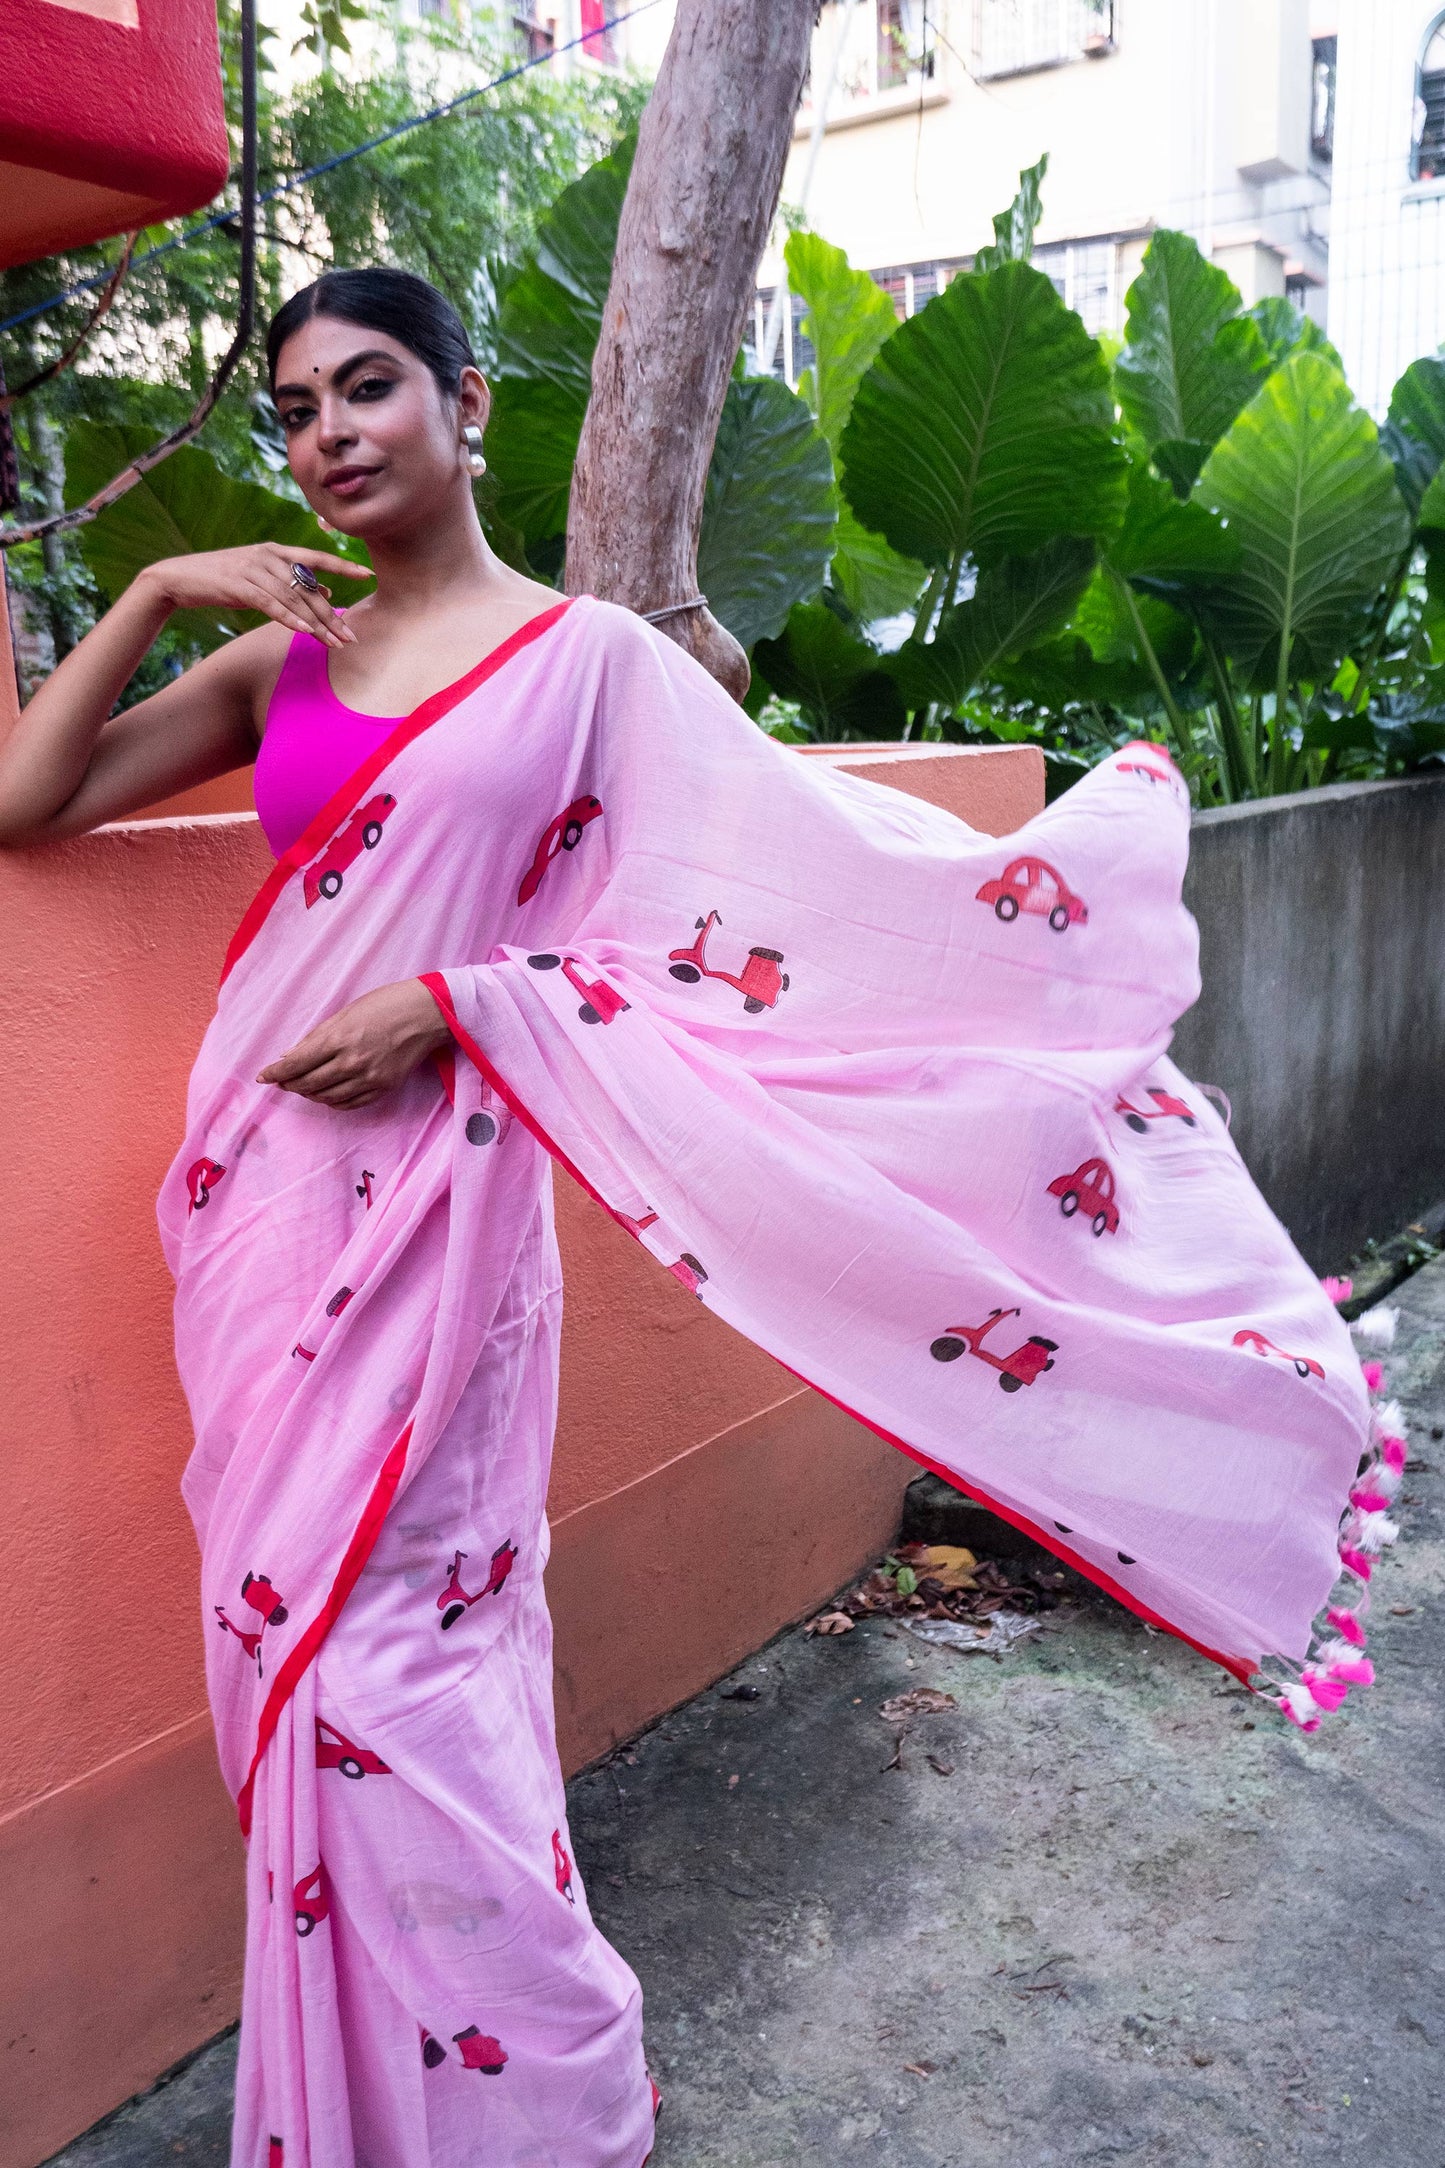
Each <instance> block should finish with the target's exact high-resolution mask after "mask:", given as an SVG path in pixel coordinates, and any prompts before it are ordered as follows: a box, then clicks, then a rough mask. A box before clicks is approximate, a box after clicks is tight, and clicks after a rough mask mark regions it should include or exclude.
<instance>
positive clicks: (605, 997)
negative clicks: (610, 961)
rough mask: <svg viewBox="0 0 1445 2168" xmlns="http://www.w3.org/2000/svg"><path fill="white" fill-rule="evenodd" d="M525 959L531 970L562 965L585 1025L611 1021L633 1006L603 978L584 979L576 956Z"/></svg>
mask: <svg viewBox="0 0 1445 2168" xmlns="http://www.w3.org/2000/svg"><path fill="white" fill-rule="evenodd" d="M527 961H528V963H529V964H530V965H531V966H532V969H533V970H534V971H555V970H556V969H557V966H558V965H559V964H560V965H561V967H562V976H563V978H564V979H566V981H567V983H568V984H569V986H572V987H575V988H576V990H577V992H578V993H579V994H581V996H582V1006H581V1008H580V1009H579V1010H578V1011H577V1014H578V1015H579V1016H580V1017H581V1019H582V1021H583V1023H584V1024H610V1023H611V1022H612V1019H613V1017H614V1016H620V1015H621V1014H622V1012H623V1010H624V1009H630V1008H631V1007H632V1003H631V1002H630V1001H624V1000H623V998H622V996H621V994H619V993H616V992H614V990H613V989H612V987H610V986H609V985H608V983H607V981H606V979H592V980H588V979H584V978H583V976H582V974H581V972H580V971H579V970H578V969H577V959H576V957H575V956H552V955H549V954H546V953H544V954H542V955H540V956H529V957H528V958H527Z"/></svg>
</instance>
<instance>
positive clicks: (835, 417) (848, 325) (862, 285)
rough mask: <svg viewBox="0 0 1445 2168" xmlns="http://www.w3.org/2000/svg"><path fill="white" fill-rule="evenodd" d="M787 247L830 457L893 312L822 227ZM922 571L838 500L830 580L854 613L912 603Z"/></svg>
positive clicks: (805, 379) (802, 390)
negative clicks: (822, 232) (802, 310)
mask: <svg viewBox="0 0 1445 2168" xmlns="http://www.w3.org/2000/svg"><path fill="white" fill-rule="evenodd" d="M786 254H787V262H788V283H789V285H790V286H791V288H792V290H793V292H794V293H795V294H797V295H798V296H799V298H800V299H801V300H803V301H805V302H806V303H807V314H806V315H805V316H804V318H803V326H802V328H803V333H804V336H805V337H806V338H808V339H809V340H811V342H812V346H813V353H814V361H813V365H812V367H811V368H809V369H805V370H804V371H803V373H802V375H801V376H800V377H799V379H798V391H799V394H800V395H801V396H802V397H803V398H804V399H806V400H807V402H808V404H809V406H810V407H811V408H812V409H813V412H814V413H815V414H816V415H817V417H818V427H819V428H820V429H821V430H822V432H823V434H824V436H825V437H826V438H827V440H828V442H829V444H830V445H831V446H832V448H833V452H834V456H835V457H836V455H837V451H838V445H839V443H840V441H841V439H842V435H843V431H844V429H845V427H846V426H847V422H848V417H849V415H850V414H851V413H852V411H853V399H854V395H855V394H856V392H857V389H858V386H859V385H860V384H861V382H862V381H863V378H864V376H865V375H866V374H867V371H868V368H869V366H870V364H871V363H872V361H873V358H874V356H875V355H876V354H877V352H878V350H879V348H880V347H881V346H882V345H883V344H884V342H885V341H886V340H887V339H889V338H891V337H892V335H893V333H894V332H895V331H896V330H897V328H898V318H897V317H896V315H895V314H894V311H893V303H892V302H891V301H890V300H889V298H888V296H887V294H885V293H884V292H883V289H882V288H881V287H880V286H878V285H876V284H875V282H874V281H873V280H872V279H871V278H870V277H869V275H868V273H867V272H866V271H855V270H854V269H853V267H852V265H851V264H850V263H849V261H848V259H847V257H846V256H845V255H844V253H843V251H842V249H840V248H834V247H833V246H832V245H831V244H830V243H829V242H827V241H825V240H824V239H823V238H822V236H821V235H820V234H816V233H795V234H792V235H790V236H789V239H788V246H787V251H786ZM927 576H928V575H927V573H926V572H925V570H924V568H923V567H922V566H921V565H919V564H916V563H915V562H914V561H913V559H912V558H910V557H900V556H899V554H898V552H897V551H896V550H893V549H890V548H889V546H888V544H887V543H886V542H885V541H884V539H883V537H882V536H881V535H877V534H870V533H869V531H868V529H867V528H866V527H864V526H863V525H862V524H861V522H860V521H859V520H858V519H857V518H855V516H854V514H853V512H852V511H851V509H850V508H849V506H848V505H847V504H846V503H845V504H843V505H842V506H841V507H840V514H839V520H838V533H837V539H836V542H835V545H834V555H833V572H832V579H833V585H834V586H835V587H836V588H837V589H838V591H839V593H840V594H841V595H842V596H843V597H844V599H845V600H846V601H847V603H848V606H849V608H850V609H851V610H852V611H853V614H854V615H855V617H858V618H861V619H862V620H863V622H864V623H868V622H870V621H872V620H874V619H876V618H880V617H890V616H892V615H894V614H895V613H896V612H898V611H900V610H906V609H909V608H911V607H912V605H913V604H914V603H915V602H916V601H917V600H918V597H919V595H920V593H921V592H922V589H923V583H924V581H925V579H926V578H927Z"/></svg>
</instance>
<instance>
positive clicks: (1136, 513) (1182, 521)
mask: <svg viewBox="0 0 1445 2168" xmlns="http://www.w3.org/2000/svg"><path fill="white" fill-rule="evenodd" d="M1105 554H1106V556H1107V558H1108V561H1109V564H1110V565H1111V566H1112V568H1113V570H1114V571H1115V572H1117V573H1118V574H1119V575H1120V576H1121V577H1122V578H1123V579H1126V580H1132V579H1151V580H1157V581H1167V582H1170V583H1190V582H1198V581H1201V580H1209V579H1213V578H1215V577H1216V576H1217V575H1218V574H1220V573H1222V572H1233V571H1234V570H1235V569H1236V568H1237V566H1238V564H1239V543H1238V541H1237V539H1236V538H1235V536H1234V535H1232V534H1231V533H1230V531H1229V529H1228V528H1227V527H1226V526H1224V525H1223V524H1222V523H1221V521H1220V520H1219V519H1217V518H1216V517H1215V515H1214V513H1212V512H1210V511H1208V510H1207V509H1206V508H1205V506H1204V505H1202V504H1195V503H1181V502H1180V500H1179V498H1178V497H1176V496H1175V494H1174V492H1173V490H1172V489H1171V488H1170V487H1169V484H1168V483H1167V482H1161V481H1160V480H1159V478H1158V476H1157V475H1154V474H1151V473H1150V471H1149V469H1148V467H1147V466H1146V465H1145V464H1144V462H1143V461H1142V460H1131V461H1130V463H1129V494H1128V498H1127V500H1126V504H1125V511H1124V524H1123V526H1122V527H1121V528H1120V530H1119V532H1118V534H1117V535H1115V536H1114V538H1113V540H1112V541H1111V542H1110V544H1109V546H1108V549H1107V551H1106V553H1105Z"/></svg>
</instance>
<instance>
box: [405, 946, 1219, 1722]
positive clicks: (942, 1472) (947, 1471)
mask: <svg viewBox="0 0 1445 2168" xmlns="http://www.w3.org/2000/svg"><path fill="white" fill-rule="evenodd" d="M421 983H422V985H423V986H425V987H426V989H427V991H428V993H430V994H431V996H432V998H433V999H434V1001H435V1002H436V1004H437V1007H438V1008H439V1009H440V1010H441V1012H442V1015H443V1016H444V1017H445V1019H446V1022H447V1026H448V1028H449V1029H450V1031H451V1033H452V1036H453V1037H454V1038H455V1040H456V1042H457V1044H458V1045H459V1046H460V1047H461V1049H462V1051H463V1053H464V1054H465V1055H466V1056H467V1058H468V1060H469V1061H471V1062H472V1063H473V1065H474V1066H475V1067H476V1068H477V1069H478V1070H479V1071H480V1073H481V1074H482V1075H483V1076H484V1077H485V1078H486V1080H487V1082H488V1083H489V1084H490V1085H491V1087H492V1089H493V1091H494V1092H496V1093H497V1094H498V1096H499V1097H500V1098H501V1099H502V1100H504V1101H505V1103H506V1105H507V1106H509V1107H510V1108H511V1110H512V1112H513V1114H515V1115H516V1117H517V1119H518V1121H520V1122H521V1123H522V1124H523V1125H524V1126H525V1127H526V1128H527V1129H529V1130H530V1131H531V1133H532V1135H533V1136H534V1137H535V1138H536V1139H537V1142H538V1143H539V1144H540V1145H542V1146H543V1147H544V1149H545V1150H546V1151H548V1152H549V1153H550V1154H551V1156H552V1157H553V1159H555V1160H556V1162H557V1164H558V1165H559V1166H560V1167H564V1168H565V1169H566V1171H567V1173H568V1174H570V1175H571V1177H572V1179H573V1181H574V1182H577V1183H579V1184H580V1185H581V1187H582V1188H583V1189H585V1190H586V1192H587V1194H588V1196H589V1197H593V1198H595V1199H596V1201H597V1203H598V1204H600V1205H601V1207H602V1209H603V1211H604V1212H605V1213H606V1214H607V1216H608V1218H609V1219H614V1220H616V1221H617V1223H618V1225H619V1226H626V1224H627V1223H626V1221H625V1220H623V1218H622V1217H621V1215H620V1213H617V1212H615V1211H614V1210H613V1208H612V1206H611V1205H610V1204H609V1203H608V1202H607V1199H606V1198H605V1197H603V1196H602V1195H601V1194H600V1193H599V1192H598V1191H597V1190H595V1189H594V1188H593V1187H592V1184H591V1183H590V1182H589V1181H588V1179H587V1177H586V1175H585V1174H583V1173H582V1172H581V1171H580V1169H579V1168H577V1167H575V1166H574V1165H573V1164H572V1162H571V1160H570V1159H569V1158H568V1157H567V1154H566V1153H565V1152H564V1151H563V1150H562V1147H561V1146H560V1145H559V1144H558V1143H557V1142H556V1141H555V1140H554V1139H553V1138H552V1137H550V1136H549V1135H548V1134H547V1132H546V1130H545V1129H543V1127H542V1125H541V1123H540V1122H538V1121H537V1120H536V1118H535V1117H534V1116H533V1114H532V1113H531V1111H530V1110H529V1109H528V1108H527V1107H525V1106H524V1105H523V1104H522V1102H521V1100H520V1099H519V1098H518V1097H517V1095H516V1093H515V1092H514V1091H513V1090H512V1089H511V1087H510V1085H508V1084H507V1083H506V1082H505V1081H504V1080H503V1078H502V1077H500V1076H499V1075H498V1073H497V1071H496V1070H495V1069H494V1068H493V1066H492V1064H491V1062H490V1061H488V1059H487V1057H486V1055H485V1054H484V1053H483V1052H482V1050H481V1048H480V1047H479V1046H478V1045H477V1042H476V1040H475V1039H473V1038H472V1036H471V1035H470V1033H469V1032H468V1031H466V1029H465V1028H464V1027H463V1025H462V1024H461V1022H460V1020H459V1019H458V1016H457V1012H456V1009H455V1007H454V1006H453V1003H452V998H451V991H450V989H449V987H448V986H447V982H446V980H445V979H444V978H443V977H442V974H441V973H440V972H439V971H428V972H426V973H424V974H423V976H422V981H421ZM628 1232H629V1233H631V1232H632V1230H631V1229H630V1228H628ZM773 1361H774V1362H775V1363H776V1364H777V1365H778V1367H779V1369H780V1370H786V1371H787V1373H788V1375H789V1377H794V1378H796V1379H797V1380H798V1382H799V1384H800V1385H806V1386H807V1387H808V1388H809V1390H810V1391H811V1392H815V1393H817V1394H818V1395H819V1397H820V1398H821V1399H823V1400H828V1401H831V1402H832V1404H833V1406H834V1407H835V1408H840V1409H841V1410H842V1412H843V1413H844V1415H850V1416H852V1418H853V1420H854V1422H855V1423H861V1424H862V1425H863V1427H864V1428H865V1430H871V1431H872V1432H873V1433H874V1435H875V1436H876V1437H879V1438H882V1439H883V1441H884V1443H885V1444H886V1445H891V1446H895V1447H896V1448H897V1450H898V1451H899V1452H900V1453H903V1454H905V1455H906V1456H907V1458H908V1459H909V1460H913V1461H917V1462H918V1464H919V1466H920V1467H923V1468H927V1469H929V1470H930V1471H931V1472H932V1473H933V1474H934V1475H938V1476H942V1478H943V1480H944V1482H945V1483H948V1484H950V1485H951V1486H952V1487H953V1489H954V1490H956V1491H961V1492H962V1493H963V1495H964V1497H965V1498H972V1499H974V1500H975V1501H976V1502H977V1503H978V1504H979V1505H981V1506H984V1507H986V1508H987V1510H988V1511H989V1512H990V1513H996V1514H997V1515H998V1517H999V1519H1000V1520H1001V1521H1007V1522H1008V1523H1009V1525H1010V1527H1013V1528H1017V1529H1019V1530H1021V1531H1022V1533H1023V1534H1024V1535H1026V1536H1030V1537H1032V1539H1033V1541H1034V1542H1035V1543H1037V1544H1039V1545H1040V1546H1041V1547H1042V1548H1043V1549H1044V1550H1046V1551H1050V1552H1052V1554H1053V1556H1054V1557H1055V1558H1058V1559H1062V1561H1063V1562H1064V1564H1065V1565H1066V1566H1071V1567H1072V1568H1073V1570H1074V1571H1075V1572H1076V1573H1079V1574H1082V1575H1083V1577H1084V1579H1085V1580H1086V1581H1092V1582H1093V1584H1094V1586H1095V1587H1096V1588H1101V1589H1103V1591H1104V1593H1105V1595H1106V1596H1112V1597H1113V1598H1114V1600H1115V1601H1116V1602H1117V1603H1121V1604H1122V1605H1123V1606H1124V1609H1125V1610H1126V1611H1132V1612H1133V1613H1134V1616H1135V1617H1136V1618H1140V1619H1142V1620H1143V1621H1144V1623H1145V1625H1146V1626H1157V1627H1159V1628H1160V1630H1161V1631H1162V1632H1164V1633H1167V1634H1172V1635H1173V1636H1174V1638H1175V1640H1177V1641H1182V1642H1183V1643H1184V1644H1185V1646H1186V1647H1187V1648H1191V1649H1193V1650H1195V1652H1196V1653H1197V1654H1198V1655H1200V1656H1203V1657H1205V1658H1206V1659H1207V1660H1208V1662H1210V1663H1212V1664H1218V1665H1219V1666H1220V1668H1221V1669H1222V1670H1224V1671H1227V1672H1229V1674H1230V1675H1231V1677H1233V1678H1236V1679H1238V1680H1239V1681H1240V1683H1241V1685H1243V1686H1248V1684H1249V1682H1250V1680H1251V1678H1253V1677H1254V1675H1255V1673H1256V1672H1257V1671H1258V1669H1259V1665H1258V1663H1257V1662H1256V1661H1252V1660H1251V1659H1250V1658H1248V1657H1244V1656H1226V1655H1225V1654H1224V1653H1223V1651H1222V1650H1220V1649H1214V1648H1211V1647H1210V1646H1209V1644H1208V1643H1207V1642H1204V1641H1196V1640H1195V1638H1194V1636H1193V1635H1192V1634H1187V1633H1185V1632H1184V1630H1183V1628H1182V1627H1179V1626H1175V1625H1174V1624H1172V1622H1171V1621H1170V1620H1169V1619H1167V1618H1164V1617H1163V1616H1162V1615H1161V1614H1160V1613H1159V1612H1158V1611H1154V1610H1151V1609H1150V1607H1149V1605H1148V1604H1146V1603H1141V1602H1140V1600H1139V1598H1138V1597H1137V1596H1135V1595H1133V1594H1132V1593H1131V1592H1130V1591H1129V1590H1128V1589H1126V1588H1125V1587H1123V1585H1122V1584H1121V1583H1120V1582H1118V1581H1116V1580H1114V1579H1113V1578H1112V1576H1111V1575H1110V1574H1108V1573H1105V1572H1104V1571H1103V1569H1102V1568H1100V1567H1098V1566H1094V1565H1091V1564H1090V1563H1089V1561H1088V1560H1087V1559H1085V1558H1081V1557H1080V1555H1079V1553H1078V1552H1077V1551H1075V1550H1073V1549H1071V1548H1070V1546H1069V1545H1068V1544H1066V1543H1060V1541H1059V1539H1058V1537H1057V1535H1051V1534H1049V1533H1048V1532H1047V1531H1046V1530H1044V1529H1042V1528H1040V1527H1039V1526H1038V1524H1037V1522H1035V1521H1031V1520H1028V1519H1027V1518H1026V1517H1025V1516H1024V1515H1023V1514H1022V1513H1018V1512H1016V1511H1015V1510H1014V1509H1013V1508H1012V1507H1011V1506H1006V1505H1002V1504H1000V1503H999V1501H998V1500H997V1499H996V1498H993V1497H991V1496H990V1495H989V1493H988V1492H987V1491H986V1490H982V1489H979V1488H977V1487H976V1486H974V1485H971V1484H968V1483H964V1482H963V1481H961V1479H960V1478H959V1477H958V1476H957V1475H955V1474H954V1472H953V1470H952V1469H951V1468H945V1467H944V1466H943V1465H942V1463H941V1462H939V1461H936V1460H933V1459H931V1458H930V1457H929V1455H928V1454H927V1453H922V1452H920V1451H919V1450H918V1448H917V1447H916V1446H912V1445H909V1444H908V1443H907V1442H906V1440H904V1439H903V1438H900V1437H897V1436H895V1434H894V1433H893V1432H892V1431H891V1430H885V1429H884V1427H883V1425H882V1424H881V1423H875V1422H874V1421H873V1419H872V1417H871V1416H868V1415H861V1414H860V1413H859V1411H858V1410H857V1409H856V1408H850V1407H849V1406H848V1403H847V1402H846V1401H845V1400H839V1398H838V1397H837V1395H836V1394H835V1393H830V1392H828V1391H827V1390H826V1388H825V1387H823V1386H821V1385H816V1384H814V1382H813V1380H812V1379H811V1378H809V1377H805V1376H804V1374H803V1372H802V1371H801V1370H795V1369H794V1368H793V1366H792V1364H791V1363H785V1362H784V1361H783V1359H782V1357H781V1356H780V1355H774V1356H773Z"/></svg>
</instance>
